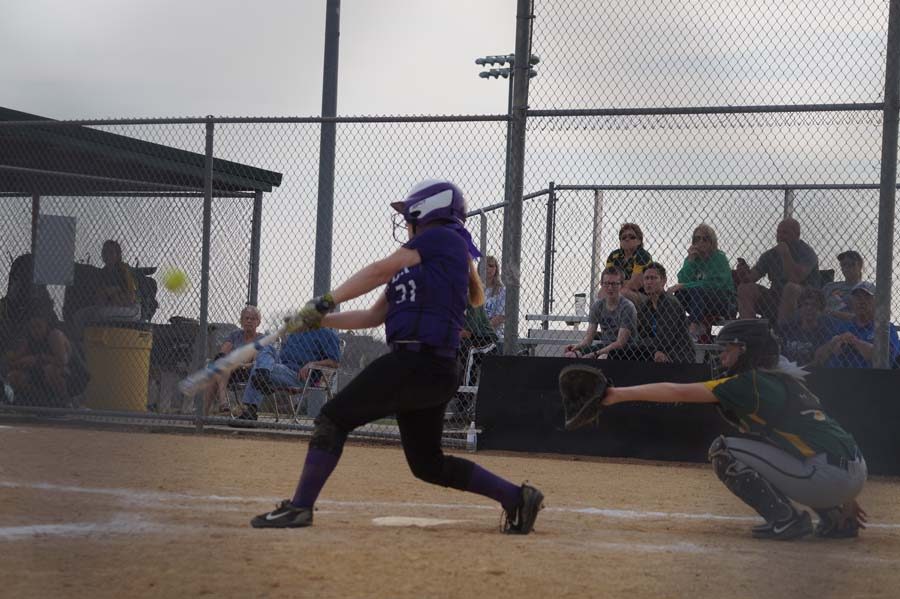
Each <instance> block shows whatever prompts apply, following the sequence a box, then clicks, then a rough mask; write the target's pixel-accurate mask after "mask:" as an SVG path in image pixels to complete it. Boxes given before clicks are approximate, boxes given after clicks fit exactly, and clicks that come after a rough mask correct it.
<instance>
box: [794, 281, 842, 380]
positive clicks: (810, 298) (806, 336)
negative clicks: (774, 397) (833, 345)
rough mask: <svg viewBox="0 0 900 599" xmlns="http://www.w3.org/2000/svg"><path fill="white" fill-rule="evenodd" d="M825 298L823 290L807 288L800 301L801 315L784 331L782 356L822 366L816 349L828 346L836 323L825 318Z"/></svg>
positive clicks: (802, 362)
mask: <svg viewBox="0 0 900 599" xmlns="http://www.w3.org/2000/svg"><path fill="white" fill-rule="evenodd" d="M824 310H825V296H824V295H823V294H822V291H821V290H820V289H816V288H815V287H804V288H803V291H802V292H801V293H800V299H799V300H797V315H796V316H795V317H794V318H792V319H791V320H789V321H788V322H787V323H786V324H785V325H784V326H783V327H782V330H781V353H782V354H783V355H784V357H785V358H787V359H788V360H791V361H793V362H796V363H797V364H800V365H801V366H806V365H809V366H821V364H820V363H819V362H818V361H817V360H816V350H817V349H819V348H820V347H822V345H824V344H825V343H827V342H828V341H829V340H830V339H831V337H832V335H833V334H834V330H835V324H836V323H835V322H833V321H832V320H831V319H830V318H828V317H827V316H825V314H824Z"/></svg>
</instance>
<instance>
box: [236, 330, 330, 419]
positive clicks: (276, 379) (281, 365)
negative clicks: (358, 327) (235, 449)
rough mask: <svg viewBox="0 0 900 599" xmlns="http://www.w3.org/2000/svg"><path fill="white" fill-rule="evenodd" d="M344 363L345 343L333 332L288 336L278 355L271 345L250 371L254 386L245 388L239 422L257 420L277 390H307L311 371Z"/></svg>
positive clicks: (311, 332)
mask: <svg viewBox="0 0 900 599" xmlns="http://www.w3.org/2000/svg"><path fill="white" fill-rule="evenodd" d="M340 359H341V342H340V339H338V336H337V333H335V332H334V331H333V330H332V329H314V330H310V331H302V332H299V333H293V334H291V335H288V337H287V339H285V340H284V343H282V346H281V351H279V352H278V353H276V352H275V349H274V348H273V347H272V346H271V345H269V346H267V347H265V348H263V350H262V351H260V352H259V354H257V356H256V361H255V362H254V363H253V369H252V370H251V371H250V383H249V384H248V385H247V386H246V387H245V388H244V397H243V404H244V410H243V412H241V414H240V415H239V416H238V417H237V418H238V420H256V419H257V412H258V411H259V405H260V404H261V403H262V400H263V397H265V396H266V395H270V394H271V393H272V392H273V391H274V390H275V388H277V387H294V386H298V385H299V386H303V383H304V382H305V381H306V378H307V377H308V376H310V369H311V368H313V367H315V366H325V367H328V368H337V367H338V366H339V362H340ZM311 382H314V381H311Z"/></svg>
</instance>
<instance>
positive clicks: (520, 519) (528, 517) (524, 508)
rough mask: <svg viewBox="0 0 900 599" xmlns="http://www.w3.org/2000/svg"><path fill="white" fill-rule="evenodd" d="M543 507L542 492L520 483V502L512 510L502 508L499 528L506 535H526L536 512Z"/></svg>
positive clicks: (532, 524)
mask: <svg viewBox="0 0 900 599" xmlns="http://www.w3.org/2000/svg"><path fill="white" fill-rule="evenodd" d="M543 507H544V494H543V493H541V492H540V491H538V490H537V489H535V488H534V487H532V486H531V485H527V484H522V502H521V503H520V504H519V505H518V506H517V507H516V508H515V509H512V510H507V509H504V510H503V524H502V526H501V528H500V529H501V530H502V531H503V532H504V533H506V534H508V535H527V534H528V533H530V532H531V531H532V530H533V529H534V521H535V520H537V516H538V512H539V511H541V509H543Z"/></svg>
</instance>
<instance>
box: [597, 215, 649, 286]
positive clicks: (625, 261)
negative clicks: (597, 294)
mask: <svg viewBox="0 0 900 599" xmlns="http://www.w3.org/2000/svg"><path fill="white" fill-rule="evenodd" d="M652 261H653V258H651V257H650V254H649V253H648V252H647V250H645V249H644V233H643V231H641V228H640V227H639V226H637V225H636V224H634V223H624V224H623V225H622V226H621V227H619V249H617V250H615V251H613V252H612V253H611V254H610V255H609V257H608V258H607V259H606V267H607V268H609V267H610V266H615V267H616V268H618V269H619V270H621V271H622V273H623V276H624V277H625V279H624V284H623V285H622V291H621V293H622V295H624V296H625V297H626V298H628V299H629V300H631V301H632V302H637V300H638V299H639V296H640V294H641V291H642V289H641V287H642V286H643V274H642V273H643V272H644V268H645V267H646V266H647V265H648V264H650V263H651V262H652Z"/></svg>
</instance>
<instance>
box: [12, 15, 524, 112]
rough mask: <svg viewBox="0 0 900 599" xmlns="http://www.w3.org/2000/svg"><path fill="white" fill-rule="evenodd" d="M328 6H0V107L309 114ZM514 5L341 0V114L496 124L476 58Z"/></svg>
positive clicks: (318, 83) (505, 47) (492, 43)
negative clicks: (474, 118)
mask: <svg viewBox="0 0 900 599" xmlns="http://www.w3.org/2000/svg"><path fill="white" fill-rule="evenodd" d="M325 4H326V2H325V0H255V1H254V2H249V1H244V0H128V1H122V0H77V1H73V0H0V14H2V18H0V56H2V57H3V60H2V61H0V81H2V85H0V106H5V107H8V108H13V109H16V110H21V111H24V112H31V113H35V114H39V115H43V116H47V117H51V118H59V119H67V118H104V117H137V116H141V117H164V116H203V115H206V114H214V115H222V116H247V115H252V116H262V115H266V116H268V115H273V116H287V115H293V116H312V115H318V114H320V112H321V93H322V91H321V90H322V62H323V48H324V46H323V44H324V37H325V33H324V31H325ZM514 41H515V1H514V0H454V2H414V1H411V0H378V1H377V2H375V1H370V0H344V1H343V2H342V3H341V48H340V68H339V71H340V81H339V87H338V112H339V113H340V114H344V115H353V114H414V113H428V114H441V113H455V114H469V113H491V114H496V113H500V112H505V107H506V86H505V84H504V83H503V82H499V81H496V80H493V81H486V80H483V79H479V78H478V72H479V70H480V69H479V67H477V66H476V65H475V64H474V60H475V58H477V57H479V56H482V55H485V54H494V53H505V52H512V51H513V49H514V48H513V45H514Z"/></svg>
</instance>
